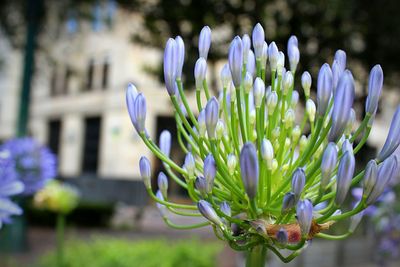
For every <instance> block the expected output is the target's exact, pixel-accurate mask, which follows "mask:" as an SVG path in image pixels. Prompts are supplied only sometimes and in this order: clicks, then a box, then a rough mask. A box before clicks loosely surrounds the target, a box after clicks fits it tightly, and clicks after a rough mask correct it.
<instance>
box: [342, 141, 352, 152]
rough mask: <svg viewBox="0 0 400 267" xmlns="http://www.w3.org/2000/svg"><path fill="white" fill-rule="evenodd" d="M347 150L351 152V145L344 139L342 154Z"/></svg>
mask: <svg viewBox="0 0 400 267" xmlns="http://www.w3.org/2000/svg"><path fill="white" fill-rule="evenodd" d="M347 151H349V152H350V153H351V154H353V145H352V144H351V143H350V141H349V139H346V140H344V142H343V144H342V154H344V153H346V152H347Z"/></svg>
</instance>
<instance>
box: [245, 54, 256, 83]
mask: <svg viewBox="0 0 400 267" xmlns="http://www.w3.org/2000/svg"><path fill="white" fill-rule="evenodd" d="M246 70H247V72H248V73H250V74H251V76H252V77H254V76H256V58H255V57H254V53H253V51H252V50H250V51H249V52H248V53H247V65H246Z"/></svg>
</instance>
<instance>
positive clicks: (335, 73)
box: [332, 60, 344, 94]
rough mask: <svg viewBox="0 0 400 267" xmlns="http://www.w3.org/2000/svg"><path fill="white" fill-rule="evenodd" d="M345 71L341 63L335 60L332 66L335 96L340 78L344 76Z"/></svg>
mask: <svg viewBox="0 0 400 267" xmlns="http://www.w3.org/2000/svg"><path fill="white" fill-rule="evenodd" d="M343 71H344V70H342V69H341V67H340V65H339V62H338V61H336V60H334V61H333V64H332V85H333V94H335V93H336V88H337V86H338V83H339V79H340V76H342V74H343Z"/></svg>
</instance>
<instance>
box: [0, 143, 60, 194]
mask: <svg viewBox="0 0 400 267" xmlns="http://www.w3.org/2000/svg"><path fill="white" fill-rule="evenodd" d="M1 150H2V151H8V152H9V153H10V157H11V158H12V159H13V160H14V162H15V171H16V173H17V178H18V179H19V180H20V181H21V182H23V183H24V188H25V189H24V192H23V194H25V195H31V194H34V193H35V192H36V191H38V190H40V189H41V188H42V187H43V186H44V185H45V184H46V183H47V182H48V181H50V180H51V179H53V178H55V177H56V175H57V159H56V156H55V155H54V154H53V153H52V152H51V151H50V150H49V149H48V148H47V147H45V146H42V145H40V144H39V143H38V142H37V141H36V140H35V139H33V138H29V137H23V138H15V139H11V140H9V141H7V142H6V143H4V144H3V145H2V146H1Z"/></svg>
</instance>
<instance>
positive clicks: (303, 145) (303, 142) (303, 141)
mask: <svg viewBox="0 0 400 267" xmlns="http://www.w3.org/2000/svg"><path fill="white" fill-rule="evenodd" d="M307 144H308V139H307V137H306V136H305V135H302V136H301V137H300V143H299V146H300V147H299V148H300V154H301V153H303V152H304V150H305V148H306V146H307Z"/></svg>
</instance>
